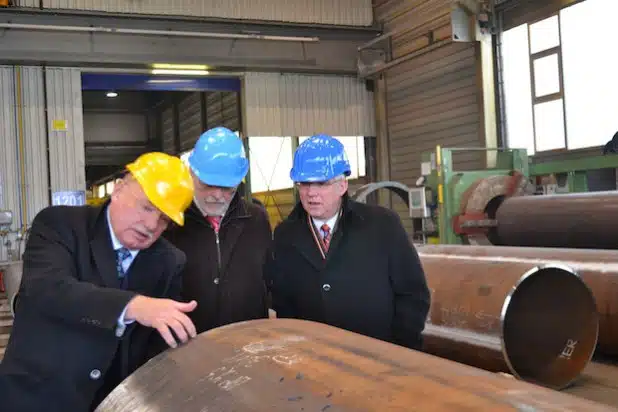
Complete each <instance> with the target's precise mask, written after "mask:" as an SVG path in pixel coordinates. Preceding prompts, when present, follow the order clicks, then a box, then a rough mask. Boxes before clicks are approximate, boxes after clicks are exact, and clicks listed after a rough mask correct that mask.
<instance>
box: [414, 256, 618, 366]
mask: <svg viewBox="0 0 618 412" xmlns="http://www.w3.org/2000/svg"><path fill="white" fill-rule="evenodd" d="M422 249H423V250H426V251H427V252H428V253H444V254H453V255H461V254H463V255H466V256H475V258H476V259H477V261H479V262H488V263H490V262H495V261H504V262H519V263H527V264H530V265H543V264H548V263H552V262H556V263H559V264H562V265H565V266H568V267H570V268H571V269H572V270H574V271H576V272H577V273H578V274H579V276H580V277H581V278H582V279H583V281H584V282H585V283H586V285H588V287H589V288H590V290H591V291H592V294H593V295H594V298H595V301H596V307H597V310H598V313H599V337H598V346H597V350H598V351H599V352H601V353H604V354H607V355H618V252H616V251H613V250H592V249H590V250H584V249H558V248H532V247H511V246H450V245H436V246H423V247H422Z"/></svg>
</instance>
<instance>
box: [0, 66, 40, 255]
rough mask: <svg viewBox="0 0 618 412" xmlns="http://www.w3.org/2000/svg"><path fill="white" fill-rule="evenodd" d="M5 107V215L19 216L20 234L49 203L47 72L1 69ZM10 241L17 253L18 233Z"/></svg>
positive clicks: (0, 162)
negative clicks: (6, 212)
mask: <svg viewBox="0 0 618 412" xmlns="http://www.w3.org/2000/svg"><path fill="white" fill-rule="evenodd" d="M0 105H1V106H0V133H1V136H2V137H1V138H0V209H5V210H10V211H12V212H13V227H12V228H11V229H12V230H14V231H16V230H18V229H20V228H21V227H22V226H28V225H29V224H30V223H31V222H32V219H33V218H34V216H35V215H36V213H38V212H39V210H41V209H42V208H43V207H45V206H47V205H48V199H49V197H48V187H47V182H48V178H47V152H46V136H45V120H44V119H45V107H44V100H43V75H42V70H41V68H39V67H12V66H0ZM22 177H23V180H22ZM8 239H9V240H10V241H11V242H12V245H11V248H12V249H14V247H15V243H14V242H15V233H12V234H10V235H9V237H8ZM6 240H7V238H0V261H1V260H5V259H7V258H8V254H7V250H6V247H5V245H4V243H5V241H6Z"/></svg>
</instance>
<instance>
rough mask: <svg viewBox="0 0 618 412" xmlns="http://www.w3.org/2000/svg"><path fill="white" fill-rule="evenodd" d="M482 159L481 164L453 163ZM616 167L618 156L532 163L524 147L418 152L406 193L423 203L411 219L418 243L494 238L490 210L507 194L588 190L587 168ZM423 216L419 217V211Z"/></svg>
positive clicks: (477, 241) (489, 241) (489, 240)
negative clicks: (417, 170)
mask: <svg viewBox="0 0 618 412" xmlns="http://www.w3.org/2000/svg"><path fill="white" fill-rule="evenodd" d="M467 159H472V160H473V161H475V162H478V160H479V159H485V160H486V161H487V164H489V165H491V167H488V168H487V169H484V170H457V169H455V167H454V165H457V164H463V163H464V162H465V160H467ZM604 168H618V156H611V155H610V156H593V157H588V158H583V159H576V160H567V161H554V162H547V163H538V164H534V163H533V162H532V161H531V158H530V157H529V156H528V155H527V152H526V150H525V149H506V148H504V149H503V148H442V147H440V146H437V147H436V149H435V150H434V151H432V152H428V153H424V154H423V155H422V163H421V174H422V177H421V178H420V179H419V180H418V181H417V184H416V186H417V188H414V189H411V192H410V193H411V199H412V197H413V196H417V197H418V199H417V201H416V202H415V203H418V202H419V201H421V202H423V203H424V204H425V205H426V210H425V211H424V213H422V214H421V215H417V216H412V217H413V219H414V228H415V235H416V236H415V237H417V238H422V241H423V243H440V244H494V239H493V238H492V237H493V235H494V233H493V230H492V229H493V228H494V227H496V225H497V222H496V220H495V214H496V211H497V209H498V208H499V206H500V204H501V203H502V202H503V201H504V199H506V198H508V197H511V196H522V195H546V194H558V193H576V192H587V191H588V184H587V172H588V171H590V170H598V169H604ZM419 216H422V217H419Z"/></svg>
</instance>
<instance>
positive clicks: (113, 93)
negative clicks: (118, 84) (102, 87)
mask: <svg viewBox="0 0 618 412" xmlns="http://www.w3.org/2000/svg"><path fill="white" fill-rule="evenodd" d="M106 96H107V97H118V93H116V92H107V94H106Z"/></svg>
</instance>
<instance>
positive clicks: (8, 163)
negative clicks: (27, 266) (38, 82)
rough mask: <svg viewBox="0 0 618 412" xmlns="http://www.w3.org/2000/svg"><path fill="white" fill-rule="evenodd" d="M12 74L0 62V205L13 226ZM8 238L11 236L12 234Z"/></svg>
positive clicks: (16, 197)
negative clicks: (11, 214) (8, 211)
mask: <svg viewBox="0 0 618 412" xmlns="http://www.w3.org/2000/svg"><path fill="white" fill-rule="evenodd" d="M15 124H16V122H15V76H14V71H13V68H12V67H7V66H0V139H1V140H0V142H1V143H2V145H1V146H0V147H1V149H0V209H3V210H10V211H12V212H13V228H12V229H17V228H19V226H20V224H21V220H20V215H19V211H20V192H19V186H18V184H19V154H18V148H17V133H16V127H15ZM11 238H13V239H14V237H13V236H11ZM4 241H5V238H2V237H0V242H1V243H2V244H0V261H2V260H6V259H7V254H6V248H5V247H4V244H3V243H4Z"/></svg>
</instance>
